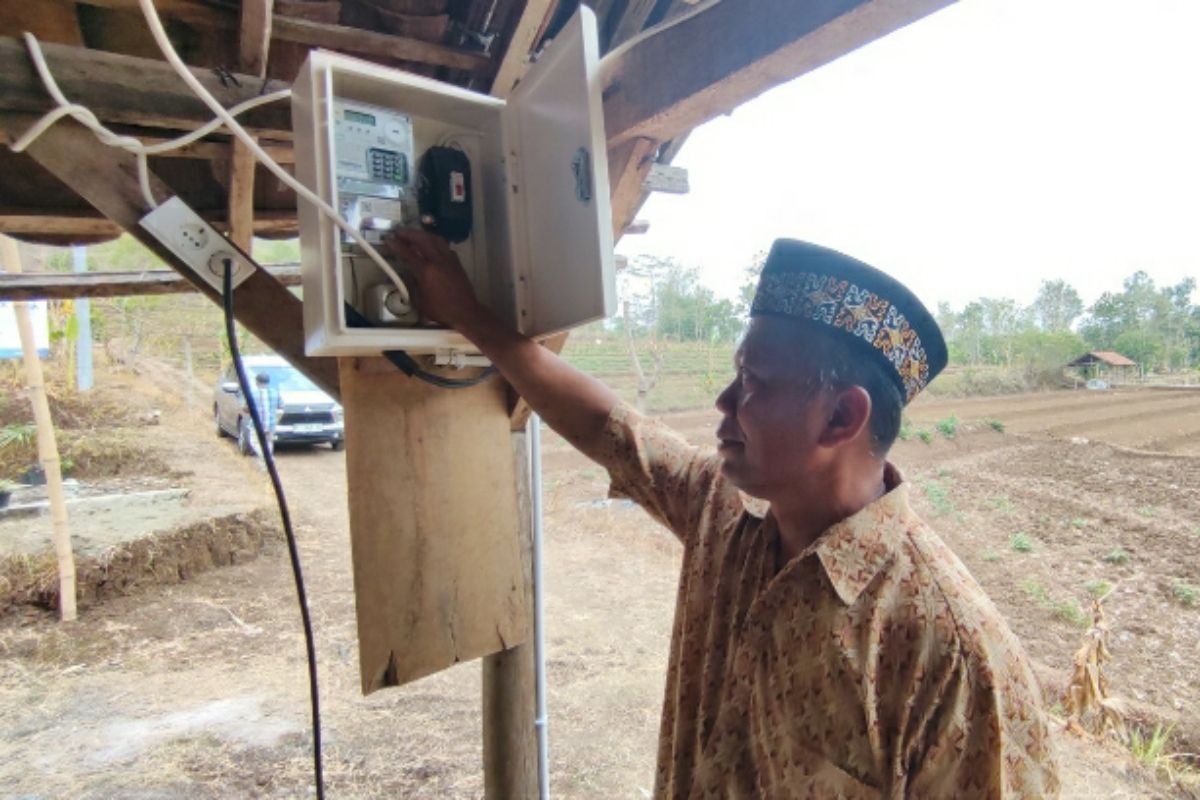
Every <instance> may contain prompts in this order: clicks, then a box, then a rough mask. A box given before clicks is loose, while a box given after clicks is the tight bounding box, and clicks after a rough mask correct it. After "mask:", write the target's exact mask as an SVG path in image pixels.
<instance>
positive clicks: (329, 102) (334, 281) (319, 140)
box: [292, 7, 615, 355]
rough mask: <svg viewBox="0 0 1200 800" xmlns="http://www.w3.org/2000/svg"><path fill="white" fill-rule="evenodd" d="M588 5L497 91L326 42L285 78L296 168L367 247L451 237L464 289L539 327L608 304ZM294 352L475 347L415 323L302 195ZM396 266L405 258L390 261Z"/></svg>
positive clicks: (603, 172)
mask: <svg viewBox="0 0 1200 800" xmlns="http://www.w3.org/2000/svg"><path fill="white" fill-rule="evenodd" d="M598 62H599V48H598V44H597V36H596V23H595V17H594V15H593V14H592V12H591V11H590V9H588V8H587V7H581V8H580V10H579V12H578V13H577V14H576V16H575V18H574V19H573V20H572V21H571V22H570V23H569V24H568V25H567V26H566V28H564V30H563V31H562V32H561V34H560V35H559V36H558V37H557V38H556V39H555V41H554V42H553V43H552V45H551V46H550V47H549V48H548V49H547V51H546V52H545V53H544V54H543V56H542V58H540V59H539V60H538V62H537V63H536V64H535V65H533V66H532V67H531V68H530V70H529V72H528V73H527V75H526V76H525V78H524V79H523V80H522V81H521V83H520V84H519V85H518V86H517V88H516V89H515V90H514V92H513V93H512V95H511V96H510V97H509V98H508V99H507V100H501V99H499V98H495V97H490V96H488V95H482V94H479V93H476V92H470V91H467V90H465V89H461V88H458V87H454V86H449V85H446V84H443V83H440V82H437V81H433V80H429V79H426V78H423V77H421V76H417V75H412V74H409V73H405V72H402V71H399V70H393V69H389V68H387V67H383V66H380V65H378V64H373V63H370V62H365V61H361V60H358V59H354V58H351V57H348V56H343V55H340V54H337V53H331V52H326V51H313V52H312V53H310V55H309V57H308V59H307V61H306V62H305V64H304V65H303V67H302V68H301V70H300V74H299V75H298V77H297V79H296V81H295V83H294V85H293V89H292V114H293V127H294V130H295V149H296V171H297V176H298V177H299V178H300V179H301V180H302V181H303V182H304V183H305V184H306V185H307V186H309V187H311V188H312V189H313V190H314V191H316V192H317V194H318V195H319V196H320V197H321V198H322V199H323V200H325V201H326V202H328V203H329V204H330V205H331V206H333V207H334V208H336V209H337V210H338V211H339V212H340V213H341V215H342V216H343V217H344V218H345V219H346V220H347V221H348V222H349V223H350V224H351V225H353V226H354V227H355V228H356V230H357V231H358V232H359V233H360V234H361V235H362V236H363V237H364V238H365V239H366V240H367V241H368V242H370V243H373V244H374V243H378V242H380V241H381V240H382V238H383V237H384V236H386V234H387V232H388V231H390V230H392V229H394V228H396V227H398V226H411V227H421V228H424V229H426V230H430V231H433V232H435V233H437V234H439V235H441V236H443V238H445V239H447V241H449V242H450V243H451V247H452V248H453V249H454V251H455V253H456V254H457V255H458V257H459V260H460V261H461V262H462V264H463V266H464V268H465V269H466V271H467V274H468V276H469V277H470V279H471V283H472V285H473V287H474V289H475V293H476V296H477V297H478V298H479V299H480V300H481V301H482V302H483V303H485V304H486V305H488V306H489V307H490V308H492V309H493V310H494V311H495V312H497V313H498V314H499V315H500V316H501V317H502V318H505V319H507V320H508V321H510V322H511V323H512V324H513V325H514V326H515V327H517V328H518V329H519V330H521V331H522V332H524V333H526V334H527V335H531V336H541V335H546V334H550V333H554V332H556V331H561V330H565V329H567V328H571V327H574V326H577V325H581V324H585V323H587V322H591V321H593V320H595V319H599V318H602V317H605V316H609V315H611V314H612V313H613V311H614V307H615V280H614V270H613V253H612V250H613V242H612V214H611V209H610V207H609V190H608V166H607V156H606V142H605V137H604V124H603V112H602V105H601V98H600V92H601V85H600V76H599V70H598ZM300 243H301V261H302V272H303V286H304V323H305V325H304V326H305V350H306V352H307V353H308V354H309V355H368V354H378V353H379V352H381V351H384V350H407V351H409V352H411V353H418V354H420V353H436V354H449V355H452V354H455V353H470V352H473V348H472V346H471V345H470V344H469V343H468V342H467V341H466V340H465V339H464V338H463V337H461V336H460V335H459V334H457V333H456V332H454V331H451V330H447V329H444V328H436V327H429V326H427V325H425V324H422V323H421V321H420V320H418V319H417V318H416V315H415V314H413V313H412V312H411V311H410V310H409V309H407V308H406V307H405V306H404V304H403V303H402V302H401V298H400V296H399V293H398V292H397V291H396V287H395V285H394V284H393V283H392V282H391V281H390V280H389V279H388V276H387V275H386V274H385V272H384V271H383V270H382V269H381V268H380V267H379V266H378V265H377V264H376V263H375V262H374V260H373V259H371V258H370V257H368V255H367V254H365V253H364V252H363V251H362V249H361V248H360V247H359V245H358V244H356V243H355V242H354V241H353V240H352V237H350V236H348V235H347V234H346V233H345V232H344V231H342V230H340V229H339V228H338V227H337V226H336V225H335V223H334V222H333V221H332V220H331V219H329V218H328V217H326V216H325V215H323V214H322V213H321V211H320V209H318V208H317V207H316V206H315V205H313V204H311V203H308V202H306V201H304V200H301V201H300ZM395 266H396V267H398V268H399V269H400V271H401V273H403V266H404V265H403V264H396V265H395Z"/></svg>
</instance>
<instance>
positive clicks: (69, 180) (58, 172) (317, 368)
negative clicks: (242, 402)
mask: <svg viewBox="0 0 1200 800" xmlns="http://www.w3.org/2000/svg"><path fill="white" fill-rule="evenodd" d="M32 121H33V120H32V119H31V118H30V117H29V116H27V115H15V114H0V128H3V129H5V130H7V131H8V132H9V134H10V135H12V134H13V132H14V131H23V130H25V129H26V128H27V127H28V126H29V125H30V124H31V123H32ZM28 153H29V155H30V156H32V157H33V158H34V160H36V161H37V162H38V163H39V164H41V165H42V166H43V167H44V168H45V169H46V170H47V171H49V172H50V173H51V174H53V175H54V176H55V177H56V178H58V179H59V180H60V181H62V182H63V183H64V184H66V185H67V186H68V187H70V188H71V189H72V190H74V191H75V192H77V193H78V194H79V196H80V197H82V198H83V199H84V200H86V201H87V202H89V203H91V204H92V205H93V206H94V207H95V208H96V210H98V211H100V213H102V214H104V215H105V216H107V217H108V218H109V219H111V220H113V221H114V222H116V223H118V224H119V225H121V227H123V228H124V229H125V230H127V231H128V232H129V233H130V234H131V235H132V236H133V237H134V238H135V239H137V240H138V241H140V242H142V244H144V245H146V247H147V248H149V249H150V250H152V251H153V252H154V253H155V254H156V255H157V256H158V257H159V258H161V259H163V261H164V262H166V263H167V264H170V265H171V267H172V268H174V269H176V270H177V271H178V272H179V273H180V274H182V275H183V276H184V277H186V278H188V279H189V280H190V281H192V283H194V284H195V285H196V286H197V288H198V289H199V290H200V291H201V292H202V293H203V294H205V295H206V296H207V297H208V298H209V299H211V300H213V302H220V299H221V298H220V295H219V293H218V292H216V291H215V290H214V289H213V288H212V287H211V286H209V284H208V283H207V282H206V281H205V280H204V279H203V278H201V277H200V276H199V275H197V274H196V273H195V272H193V271H192V269H191V268H190V267H189V266H188V265H187V264H184V263H183V262H182V261H179V260H178V259H177V258H176V257H175V256H174V255H173V254H172V253H171V252H170V251H169V250H167V249H166V248H165V247H163V246H162V245H161V244H159V242H158V240H157V239H155V238H154V237H153V236H151V235H150V234H149V233H148V232H147V231H146V230H145V229H143V228H142V227H141V226H140V225H139V224H138V223H139V221H140V220H141V218H142V217H143V216H145V214H146V212H147V210H148V209H147V207H146V201H145V200H144V199H143V198H142V194H141V191H140V190H139V189H138V181H137V164H136V159H135V158H134V157H133V156H132V155H130V154H128V153H125V152H123V151H120V150H115V149H113V148H111V147H107V146H105V145H103V144H101V143H100V142H98V141H97V140H96V138H95V137H94V136H93V135H92V133H91V131H89V130H87V129H86V128H84V127H83V126H82V125H79V124H78V123H76V122H75V121H74V120H63V121H62V122H60V123H59V124H57V125H55V126H54V127H53V128H50V129H49V130H48V131H46V133H45V135H43V136H42V137H41V138H40V139H38V140H37V141H36V142H34V143H33V144H32V145H31V146H30V148H29V150H28ZM150 184H151V191H152V192H153V193H154V194H155V196H157V197H163V198H165V197H168V196H170V194H171V191H170V188H169V187H167V186H166V185H165V184H164V183H163V182H162V181H160V180H159V179H158V178H157V177H155V176H154V175H151V176H150ZM247 260H249V257H248V256H247ZM251 263H253V262H251ZM233 299H234V312H235V313H236V315H237V318H238V321H239V322H241V323H242V324H243V325H245V326H246V328H247V329H249V330H250V332H251V333H253V334H254V335H255V336H257V337H258V338H259V339H261V340H262V341H263V342H264V343H265V344H266V345H267V346H269V347H270V348H271V349H273V350H274V351H275V352H277V353H279V355H281V356H283V357H284V358H286V359H287V360H288V361H290V362H292V364H294V365H295V366H296V368H297V369H299V370H300V371H301V372H303V373H304V374H305V375H307V376H308V377H309V378H311V379H312V380H313V382H314V383H316V384H317V385H318V386H320V387H321V388H323V389H325V390H326V391H328V392H329V393H330V394H332V395H333V396H335V397H336V396H338V395H339V393H340V392H339V386H338V377H337V363H336V362H335V361H334V360H333V359H328V358H326V359H320V358H308V357H306V356H305V355H304V322H303V316H302V306H301V303H300V299H299V298H297V297H296V296H295V295H293V294H292V293H291V292H289V291H288V290H287V289H286V288H284V287H283V286H281V285H280V284H279V282H278V281H276V280H275V279H274V278H273V277H271V276H270V275H269V274H267V273H266V272H265V271H264V270H262V269H261V268H259V269H256V270H255V271H254V273H253V274H252V275H251V276H250V277H249V278H247V279H246V281H245V282H244V283H242V284H241V285H240V286H239V287H238V289H237V291H236V292H235V293H234V298H233Z"/></svg>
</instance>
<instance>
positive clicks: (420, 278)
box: [383, 228, 482, 329]
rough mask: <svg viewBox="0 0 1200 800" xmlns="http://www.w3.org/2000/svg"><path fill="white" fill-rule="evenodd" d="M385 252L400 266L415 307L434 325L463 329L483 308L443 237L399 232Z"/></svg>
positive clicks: (408, 230)
mask: <svg viewBox="0 0 1200 800" xmlns="http://www.w3.org/2000/svg"><path fill="white" fill-rule="evenodd" d="M383 247H384V252H385V253H386V254H387V255H389V256H391V257H392V258H394V259H395V260H396V261H398V262H399V263H400V266H401V267H402V269H403V270H404V275H403V277H404V282H405V284H406V285H407V286H408V290H409V293H410V294H411V295H412V302H413V305H414V306H416V308H417V311H419V312H420V313H421V316H422V317H424V318H426V319H429V320H431V321H433V322H438V323H441V324H442V325H447V326H449V327H451V328H456V329H461V328H462V327H463V326H464V325H466V324H467V323H468V322H469V321H470V320H471V319H473V318H475V317H478V315H479V314H480V311H481V310H482V306H481V305H480V303H479V301H478V300H477V299H476V298H475V291H474V289H473V288H472V287H471V281H470V280H468V278H467V273H466V272H465V271H463V267H462V263H461V262H459V260H458V256H457V255H455V253H454V251H453V250H451V249H450V245H448V244H447V243H446V240H445V239H443V238H442V237H440V236H437V235H435V234H432V233H427V232H426V231H422V230H416V229H413V228H399V229H397V230H395V231H393V232H392V233H391V234H389V235H388V236H387V238H385V239H384V240H383Z"/></svg>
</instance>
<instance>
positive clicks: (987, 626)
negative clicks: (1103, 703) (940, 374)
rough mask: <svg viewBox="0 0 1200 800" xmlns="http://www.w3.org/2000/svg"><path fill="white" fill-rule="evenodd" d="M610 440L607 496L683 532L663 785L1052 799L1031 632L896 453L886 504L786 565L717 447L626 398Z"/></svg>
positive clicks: (778, 792) (732, 793)
mask: <svg viewBox="0 0 1200 800" xmlns="http://www.w3.org/2000/svg"><path fill="white" fill-rule="evenodd" d="M599 449H600V450H601V451H602V455H601V461H602V463H603V464H604V466H605V467H606V468H607V469H608V471H609V474H610V476H611V478H612V490H613V493H614V495H616V496H625V497H629V498H632V499H633V500H635V501H636V502H637V503H639V504H640V505H641V506H642V507H643V508H645V509H646V510H647V511H649V512H650V514H651V515H652V516H654V517H655V518H657V519H658V520H659V521H661V522H662V523H663V524H664V525H666V526H667V527H668V528H670V529H671V530H672V531H673V532H674V533H675V534H676V535H677V536H678V537H679V539H680V540H681V541H682V542H683V545H684V555H683V568H682V572H681V575H680V579H679V594H678V600H677V606H676V611H675V623H674V629H673V632H672V636H671V654H670V663H669V666H668V670H667V687H666V698H665V701H664V703H663V714H662V726H661V732H660V740H659V753H658V774H657V777H656V781H655V797H657V798H672V799H673V798H726V797H736V798H879V797H888V798H899V797H914V798H999V797H1014V798H1015V797H1030V798H1033V797H1038V798H1040V797H1047V796H1053V795H1054V794H1055V793H1056V792H1057V789H1058V779H1057V775H1056V771H1055V767H1054V764H1053V760H1052V757H1051V753H1050V750H1049V748H1050V745H1049V742H1048V733H1047V726H1046V720H1045V717H1044V715H1043V712H1042V709H1041V707H1040V691H1039V688H1038V685H1037V681H1036V679H1035V678H1034V676H1033V674H1032V672H1031V670H1030V666H1029V662H1028V660H1027V659H1026V656H1025V654H1024V652H1023V650H1022V648H1021V645H1020V643H1019V642H1018V641H1017V639H1016V637H1015V636H1014V635H1013V634H1012V632H1011V631H1010V630H1009V629H1008V626H1007V625H1006V624H1005V622H1004V620H1003V619H1002V618H1001V616H1000V614H999V612H998V611H997V610H996V608H995V607H994V606H993V605H992V603H991V601H990V600H989V599H988V598H987V597H986V596H985V595H984V593H983V591H982V589H980V587H979V585H978V584H977V583H976V582H975V580H974V579H973V578H972V577H971V575H970V574H969V573H968V572H967V570H966V568H965V567H964V566H963V565H962V563H961V562H960V561H959V560H958V558H957V557H955V555H954V554H953V553H952V552H951V551H950V550H949V549H948V548H947V547H946V546H945V545H944V544H943V543H942V541H941V540H940V539H939V538H938V537H937V536H936V535H935V534H934V533H933V532H932V531H931V530H930V529H929V528H927V527H926V526H925V524H924V523H922V522H921V520H920V519H919V518H918V517H917V516H916V514H914V513H913V511H912V509H911V508H910V507H909V501H908V486H907V484H905V483H904V482H903V481H902V479H901V477H900V475H899V473H898V472H897V471H896V470H895V469H894V468H892V467H891V466H890V465H889V466H888V467H887V469H886V470H885V484H886V489H887V491H886V493H885V494H884V495H883V496H882V497H881V498H879V499H878V500H876V501H874V502H873V503H871V504H870V505H868V506H867V507H865V508H863V509H862V510H861V511H859V512H858V513H856V514H854V515H853V516H851V517H849V518H847V519H845V520H842V521H841V522H839V523H837V524H836V525H834V526H833V527H831V528H829V529H828V530H827V531H825V532H824V533H823V534H822V535H821V536H820V537H819V538H818V539H817V540H816V541H815V542H814V543H813V544H812V545H811V546H810V547H809V548H808V549H807V550H805V551H804V552H803V553H801V554H800V555H798V556H797V557H795V558H794V559H792V560H791V561H790V562H788V563H786V564H781V563H780V562H781V557H780V552H781V548H780V537H779V531H778V528H777V526H776V525H775V523H774V520H773V518H772V517H771V515H770V514H769V513H768V514H766V515H765V516H762V517H760V516H756V515H755V514H753V513H751V512H750V511H749V510H748V509H747V508H746V507H745V505H744V504H743V501H742V498H741V496H740V494H739V492H738V491H737V490H736V489H735V488H734V487H733V486H732V485H731V484H730V483H729V482H728V481H727V480H725V479H724V478H722V477H721V474H720V461H719V459H718V458H717V457H715V456H712V455H707V456H706V455H702V454H700V453H699V452H698V451H697V450H696V449H695V448H693V447H691V446H690V445H688V444H687V443H686V442H684V441H683V440H682V439H680V438H679V437H677V436H676V435H675V434H673V433H671V432H670V431H669V430H668V429H666V428H665V427H663V426H661V425H660V424H658V423H656V422H654V421H651V420H648V419H646V418H643V417H641V416H639V415H638V414H637V413H635V412H634V411H632V410H631V409H629V408H628V407H626V406H618V407H617V408H616V409H615V410H614V411H613V413H612V415H611V417H610V419H609V421H608V424H607V426H606V428H605V432H604V441H603V443H602V446H601V447H600V448H599Z"/></svg>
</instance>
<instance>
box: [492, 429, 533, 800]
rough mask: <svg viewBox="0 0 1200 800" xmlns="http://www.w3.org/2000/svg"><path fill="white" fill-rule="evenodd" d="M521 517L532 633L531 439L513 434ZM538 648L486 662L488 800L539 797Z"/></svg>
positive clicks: (522, 646)
mask: <svg viewBox="0 0 1200 800" xmlns="http://www.w3.org/2000/svg"><path fill="white" fill-rule="evenodd" d="M510 438H511V441H512V460H513V471H514V472H515V474H516V479H517V514H518V516H519V518H520V529H519V531H520V536H519V540H518V541H519V543H520V555H521V586H522V592H523V593H524V595H525V604H526V608H527V609H529V613H528V615H527V618H526V622H527V625H528V626H529V630H530V631H531V632H532V631H533V598H532V597H531V596H530V595H531V592H530V590H531V587H532V585H533V516H532V511H531V509H530V505H529V498H530V486H529V437H528V434H527V433H526V431H524V430H521V431H517V432H515V433H513V434H512V436H511V437H510ZM534 684H535V681H534V648H533V641H532V637H531V639H530V641H527V642H525V643H524V644H519V645H517V646H516V647H512V648H509V649H508V650H504V651H502V652H499V653H495V654H494V655H490V656H487V657H486V658H484V659H483V793H484V798H485V800H507V798H534V797H537V796H538V768H537V731H536V730H535V728H534V716H535V715H536V712H537V708H536V697H535V693H536V687H535V685H534Z"/></svg>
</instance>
